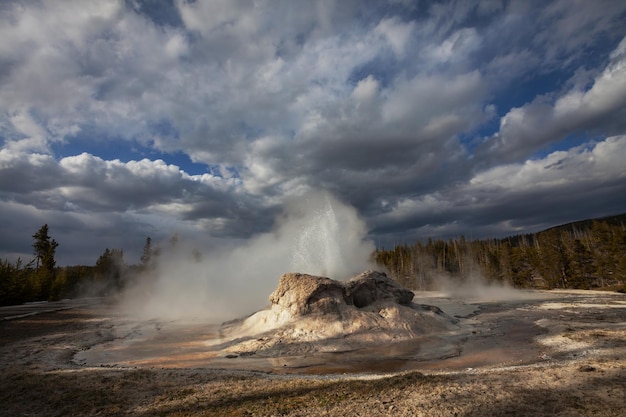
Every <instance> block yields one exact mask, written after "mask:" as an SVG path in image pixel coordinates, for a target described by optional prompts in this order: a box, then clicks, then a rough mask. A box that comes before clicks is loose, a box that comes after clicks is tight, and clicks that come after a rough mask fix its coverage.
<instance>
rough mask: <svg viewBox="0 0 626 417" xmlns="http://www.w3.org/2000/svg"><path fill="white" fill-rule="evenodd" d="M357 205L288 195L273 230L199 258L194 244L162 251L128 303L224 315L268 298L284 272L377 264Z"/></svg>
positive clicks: (214, 317)
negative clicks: (191, 254)
mask: <svg viewBox="0 0 626 417" xmlns="http://www.w3.org/2000/svg"><path fill="white" fill-rule="evenodd" d="M366 235H367V228H366V225H365V223H364V222H363V221H362V220H361V219H360V218H359V217H358V215H357V212H356V210H355V209H354V208H352V207H350V206H347V205H346V204H344V203H342V202H340V201H339V200H338V199H336V198H335V197H333V196H331V195H330V194H328V193H322V192H318V193H310V194H308V195H306V196H304V197H301V198H299V199H294V200H293V201H291V202H289V203H288V204H287V205H286V207H285V211H284V213H283V214H282V215H281V216H280V217H279V218H278V219H277V221H276V226H275V227H274V230H273V231H272V232H269V233H265V234H261V235H258V236H256V237H254V238H252V239H250V240H249V241H246V242H244V243H242V244H240V245H237V246H236V247H231V248H222V249H218V250H214V251H212V252H211V253H209V254H204V255H203V256H202V260H201V261H195V262H194V261H193V260H191V259H190V257H189V251H188V250H186V249H185V248H180V249H179V250H178V254H176V253H174V254H164V255H163V256H161V257H160V258H159V261H158V267H157V270H156V271H155V272H154V273H153V274H150V275H149V276H146V277H144V279H143V280H142V281H141V282H139V283H138V284H137V285H134V286H132V287H131V288H129V290H128V291H126V293H125V294H124V296H123V298H122V306H123V307H124V309H125V311H126V312H128V313H132V314H134V315H135V316H137V317H138V318H141V319H153V318H158V319H166V320H168V319H169V320H175V319H202V320H208V321H212V322H219V321H223V320H227V319H232V318H235V317H239V316H241V315H244V314H249V313H252V312H254V311H256V310H259V309H260V308H263V307H265V306H266V305H267V304H268V297H269V294H270V293H271V292H272V291H273V290H274V288H275V287H276V286H277V284H278V279H279V277H280V275H282V274H283V273H285V272H302V273H308V274H315V275H323V276H328V277H331V278H334V279H347V278H349V277H351V276H352V275H354V274H357V273H359V272H362V271H364V270H366V269H371V268H372V267H373V265H372V263H371V256H372V253H373V251H374V249H375V247H374V244H373V243H372V242H371V241H370V240H368V239H367V238H366Z"/></svg>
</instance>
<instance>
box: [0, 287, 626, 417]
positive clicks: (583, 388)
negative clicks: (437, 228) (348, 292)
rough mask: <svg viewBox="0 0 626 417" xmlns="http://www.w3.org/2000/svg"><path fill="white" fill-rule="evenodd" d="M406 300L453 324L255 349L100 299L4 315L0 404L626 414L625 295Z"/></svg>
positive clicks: (234, 412) (141, 412)
mask: <svg viewBox="0 0 626 417" xmlns="http://www.w3.org/2000/svg"><path fill="white" fill-rule="evenodd" d="M414 302H416V303H422V304H430V305H436V306H438V307H439V308H441V309H442V310H443V311H444V312H445V313H446V314H448V315H449V316H451V317H455V318H456V319H458V323H457V327H455V328H454V329H452V330H450V329H448V330H446V332H444V333H442V334H430V335H425V336H424V337H423V338H417V339H416V340H414V341H412V342H411V343H398V344H393V343H390V344H389V345H380V346H377V347H372V348H369V349H365V350H356V351H347V350H345V351H336V352H330V351H329V352H321V353H320V352H316V353H315V354H314V355H308V354H307V353H306V352H295V351H294V352H285V355H284V356H279V357H257V356H258V355H254V354H252V355H238V354H236V353H233V354H230V355H223V351H220V350H218V349H216V348H215V346H219V342H220V340H219V334H218V332H217V327H216V326H209V325H206V324H202V323H187V324H185V325H183V324H181V323H168V322H157V321H152V322H147V323H146V322H144V323H138V322H133V321H132V320H129V319H128V318H125V317H123V316H122V315H121V314H120V313H119V312H117V310H116V309H115V308H114V306H112V305H107V304H105V303H100V304H98V303H95V304H93V303H92V304H84V305H83V304H80V305H78V306H77V307H75V308H71V309H65V310H60V311H56V312H43V313H40V314H36V315H30V316H23V317H18V318H14V319H12V320H4V321H0V405H1V406H0V415H2V416H5V415H6V416H61V415H68V416H69V415H71V416H74V415H80V416H83V415H85V416H89V415H93V416H118V415H133V416H162V415H174V416H196V415H197V416H200V415H219V416H251V415H259V416H266V415H288V416H305V415H312V416H323V415H324V416H325V415H328V416H335V415H341V416H372V415H374V416H375V415H394V416H395V415H397V416H414V415H417V416H419V415H424V416H533V415H535V416H545V415H550V416H591V415H598V416H623V415H624V414H625V413H626V296H625V295H623V294H618V293H609V292H593V291H550V292H539V291H534V292H522V293H520V294H518V295H516V296H515V297H514V298H508V299H506V300H503V299H502V298H499V299H479V298H476V299H471V300H467V299H466V300H460V299H454V298H449V297H446V296H444V295H443V294H438V293H419V294H417V295H416V297H415V300H414ZM248 353H249V352H248ZM226 356H228V357H226Z"/></svg>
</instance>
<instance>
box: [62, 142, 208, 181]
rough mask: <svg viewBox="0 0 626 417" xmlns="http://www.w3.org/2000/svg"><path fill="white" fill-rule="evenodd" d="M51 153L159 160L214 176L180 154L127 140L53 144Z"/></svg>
mask: <svg viewBox="0 0 626 417" xmlns="http://www.w3.org/2000/svg"><path fill="white" fill-rule="evenodd" d="M52 151H53V153H54V155H55V156H56V157H57V158H63V157H67V156H74V155H80V154H81V153H83V152H86V153H88V154H91V155H94V156H97V157H99V158H101V159H103V160H105V161H111V160H115V159H118V160H120V161H122V162H129V161H139V160H142V159H150V160H153V161H154V160H157V159H161V160H162V161H163V162H165V163H166V164H168V165H176V166H178V167H179V168H180V169H181V170H183V171H185V172H186V173H187V174H189V175H202V174H206V173H210V174H214V175H215V173H214V172H213V171H214V170H213V169H212V168H211V167H209V166H207V165H205V164H199V163H195V162H192V161H191V159H190V158H189V156H188V155H186V154H184V153H182V152H161V151H158V150H156V149H154V148H150V147H146V146H144V145H142V144H140V143H138V142H136V141H129V140H128V139H119V138H117V139H116V138H99V139H98V140H83V141H80V143H77V142H76V141H69V142H66V143H55V144H53V145H52ZM216 171H219V170H216Z"/></svg>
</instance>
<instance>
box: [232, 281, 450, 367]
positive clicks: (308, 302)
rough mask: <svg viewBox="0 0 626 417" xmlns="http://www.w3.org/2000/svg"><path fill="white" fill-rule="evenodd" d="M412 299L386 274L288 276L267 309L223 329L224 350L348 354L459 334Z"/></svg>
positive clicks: (433, 311)
mask: <svg viewBox="0 0 626 417" xmlns="http://www.w3.org/2000/svg"><path fill="white" fill-rule="evenodd" d="M413 296H414V294H413V292H411V291H410V290H408V289H406V288H403V287H402V286H400V285H399V284H398V283H396V282H395V281H393V280H392V279H390V278H389V277H387V275H385V274H384V273H382V272H375V271H366V272H363V273H361V274H359V275H356V276H354V277H352V278H351V279H350V280H349V281H347V282H341V281H335V280H332V279H330V278H325V277H319V276H312V275H306V274H299V273H287V274H284V275H283V276H281V277H280V282H279V284H278V287H277V288H276V290H275V291H274V292H273V293H272V294H271V295H270V302H271V306H270V307H269V308H268V309H266V310H262V311H259V312H257V313H255V314H253V315H251V316H249V317H247V318H245V319H241V320H235V321H231V322H228V323H224V324H223V325H222V329H221V336H222V339H221V340H222V341H223V342H224V341H226V342H225V343H224V344H223V345H222V348H223V349H224V350H225V351H226V352H231V353H233V354H237V355H241V356H247V355H257V356H264V357H276V356H287V355H300V354H305V353H316V352H319V353H322V352H348V351H354V350H359V349H363V348H371V347H374V346H376V347H381V346H392V345H393V344H397V343H402V342H407V341H411V340H414V339H416V338H420V337H423V336H426V335H430V334H435V333H441V332H446V331H450V330H452V329H455V328H456V324H455V323H456V320H455V319H453V318H452V317H450V316H448V315H447V314H445V313H444V312H443V311H441V310H440V309H439V308H438V307H434V306H429V305H421V304H415V303H413V302H412V300H413Z"/></svg>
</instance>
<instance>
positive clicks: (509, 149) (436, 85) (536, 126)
mask: <svg viewBox="0 0 626 417" xmlns="http://www.w3.org/2000/svg"><path fill="white" fill-rule="evenodd" d="M0 39H2V42H0V258H2V259H4V258H8V259H15V258H16V257H17V256H22V258H23V259H30V258H31V257H32V248H31V244H32V238H31V236H32V234H33V233H35V232H36V230H37V229H38V228H39V227H40V226H41V225H43V224H44V223H47V224H49V226H50V232H51V235H52V237H54V238H55V239H56V240H57V241H58V242H59V244H60V246H59V248H58V250H57V260H58V263H59V264H62V265H63V264H78V263H84V264H93V263H94V262H95V260H96V259H97V257H98V256H99V255H100V254H101V253H102V252H103V251H104V248H105V247H115V248H122V249H124V251H125V253H126V254H127V261H130V262H133V261H136V260H137V259H138V253H139V252H140V251H141V248H142V246H143V243H144V241H145V238H146V237H147V236H151V237H152V238H153V239H154V240H155V241H165V240H166V239H169V237H171V236H172V235H173V234H174V233H178V234H179V235H180V236H183V237H184V238H187V239H193V240H195V241H198V242H213V244H215V242H228V241H236V240H246V239H248V238H250V237H252V236H254V235H258V234H259V233H264V232H267V231H269V230H271V229H272V228H273V225H274V222H275V219H276V218H277V216H278V215H279V214H280V212H281V210H282V206H283V204H284V203H285V201H289V200H290V199H292V198H294V197H297V196H300V195H304V194H306V193H307V192H308V191H309V190H325V191H328V192H330V193H332V194H334V195H336V196H337V197H338V198H340V199H341V200H343V201H344V202H345V203H347V204H349V205H352V206H353V207H354V208H355V209H356V210H357V212H358V213H359V214H360V216H361V217H362V218H363V220H364V221H365V223H366V224H367V227H368V230H369V235H370V237H371V238H372V239H373V240H374V242H376V243H377V244H379V245H389V244H392V243H394V242H404V241H413V240H415V239H420V238H425V237H428V236H433V237H446V238H447V237H454V236H459V235H461V234H464V235H465V236H466V237H468V238H481V237H494V236H505V235H509V234H517V233H521V232H528V231H536V230H540V229H542V228H545V227H549V226H553V225H556V224H560V223H565V222H569V221H573V220H579V219H584V218H590V217H597V216H604V215H611V214H617V213H622V212H625V211H626V162H624V161H626V2H624V1H623V0H615V1H611V0H598V1H586V0H563V1H558V0H557V1H545V0H537V1H526V0H524V1H498V0H484V1H480V0H475V1H474V0H463V1H448V2H446V1H442V2H434V1H424V0H415V1H411V0H387V1H384V0H376V1H373V0H372V1H364V0H334V1H333V0H320V1H304V0H303V1H292V0H284V1H283V0H211V1H205V0H196V1H188V0H127V1H122V0H99V1H82V0H40V1H36V0H32V1H31V0H3V1H2V2H1V3H0Z"/></svg>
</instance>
